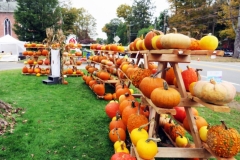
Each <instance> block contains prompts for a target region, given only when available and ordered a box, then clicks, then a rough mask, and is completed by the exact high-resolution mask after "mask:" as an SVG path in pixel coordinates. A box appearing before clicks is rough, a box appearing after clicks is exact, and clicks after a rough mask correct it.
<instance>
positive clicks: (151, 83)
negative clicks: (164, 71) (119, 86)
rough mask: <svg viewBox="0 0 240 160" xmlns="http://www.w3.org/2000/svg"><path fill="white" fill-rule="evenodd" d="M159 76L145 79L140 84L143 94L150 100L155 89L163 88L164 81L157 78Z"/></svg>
mask: <svg viewBox="0 0 240 160" xmlns="http://www.w3.org/2000/svg"><path fill="white" fill-rule="evenodd" d="M156 76H157V74H155V75H151V76H150V77H145V78H143V80H142V81H141V83H140V84H139V89H140V90H141V92H142V94H143V95H144V96H146V97H147V98H149V99H150V96H151V93H152V91H153V90H154V89H156V88H158V87H162V86H163V81H164V80H163V79H162V78H158V77H156Z"/></svg>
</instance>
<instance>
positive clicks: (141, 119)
mask: <svg viewBox="0 0 240 160" xmlns="http://www.w3.org/2000/svg"><path fill="white" fill-rule="evenodd" d="M147 123H148V119H147V117H146V116H145V115H144V114H143V113H142V114H140V105H138V110H137V113H135V114H131V115H130V116H129V117H128V121H127V129H128V131H129V132H130V133H131V132H132V130H133V129H135V128H139V127H140V126H142V125H145V124H147ZM144 129H145V130H146V131H147V130H148V125H147V126H145V127H144Z"/></svg>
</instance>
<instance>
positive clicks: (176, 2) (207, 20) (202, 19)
mask: <svg viewBox="0 0 240 160" xmlns="http://www.w3.org/2000/svg"><path fill="white" fill-rule="evenodd" d="M168 2H169V3H170V8H171V9H170V10H171V12H172V13H174V14H173V15H172V16H171V17H170V18H169V21H168V23H169V27H170V28H172V27H175V28H177V29H178V31H179V32H181V33H183V34H188V33H190V35H191V36H192V37H194V38H198V39H199V38H201V37H202V36H203V35H204V34H207V33H210V32H212V31H213V26H214V25H215V21H216V16H215V15H214V14H213V12H214V10H213V8H212V2H213V1H212V0H185V1H182V0H168Z"/></svg>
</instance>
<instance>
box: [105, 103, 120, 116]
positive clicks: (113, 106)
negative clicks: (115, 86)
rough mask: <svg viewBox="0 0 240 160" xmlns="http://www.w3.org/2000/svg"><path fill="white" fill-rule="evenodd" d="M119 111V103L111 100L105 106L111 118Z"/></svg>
mask: <svg viewBox="0 0 240 160" xmlns="http://www.w3.org/2000/svg"><path fill="white" fill-rule="evenodd" d="M118 111H119V103H117V102H111V103H108V104H107V105H106V106H105V112H106V114H107V116H108V117H109V118H113V117H114V116H115V115H116V114H117V112H118Z"/></svg>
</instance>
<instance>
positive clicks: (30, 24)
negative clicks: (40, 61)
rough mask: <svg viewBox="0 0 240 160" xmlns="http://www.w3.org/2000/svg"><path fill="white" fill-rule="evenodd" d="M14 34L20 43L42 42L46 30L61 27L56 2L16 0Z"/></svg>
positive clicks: (48, 0)
mask: <svg viewBox="0 0 240 160" xmlns="http://www.w3.org/2000/svg"><path fill="white" fill-rule="evenodd" d="M16 1H17V3H18V7H17V9H16V10H15V12H14V18H15V24H14V28H13V30H14V32H15V33H16V34H17V35H18V38H19V39H20V40H22V41H37V42H42V41H43V40H44V39H45V38H46V28H49V27H53V28H54V29H58V28H60V27H61V23H62V21H61V12H60V7H59V3H58V0H34V1H33V0H16Z"/></svg>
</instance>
